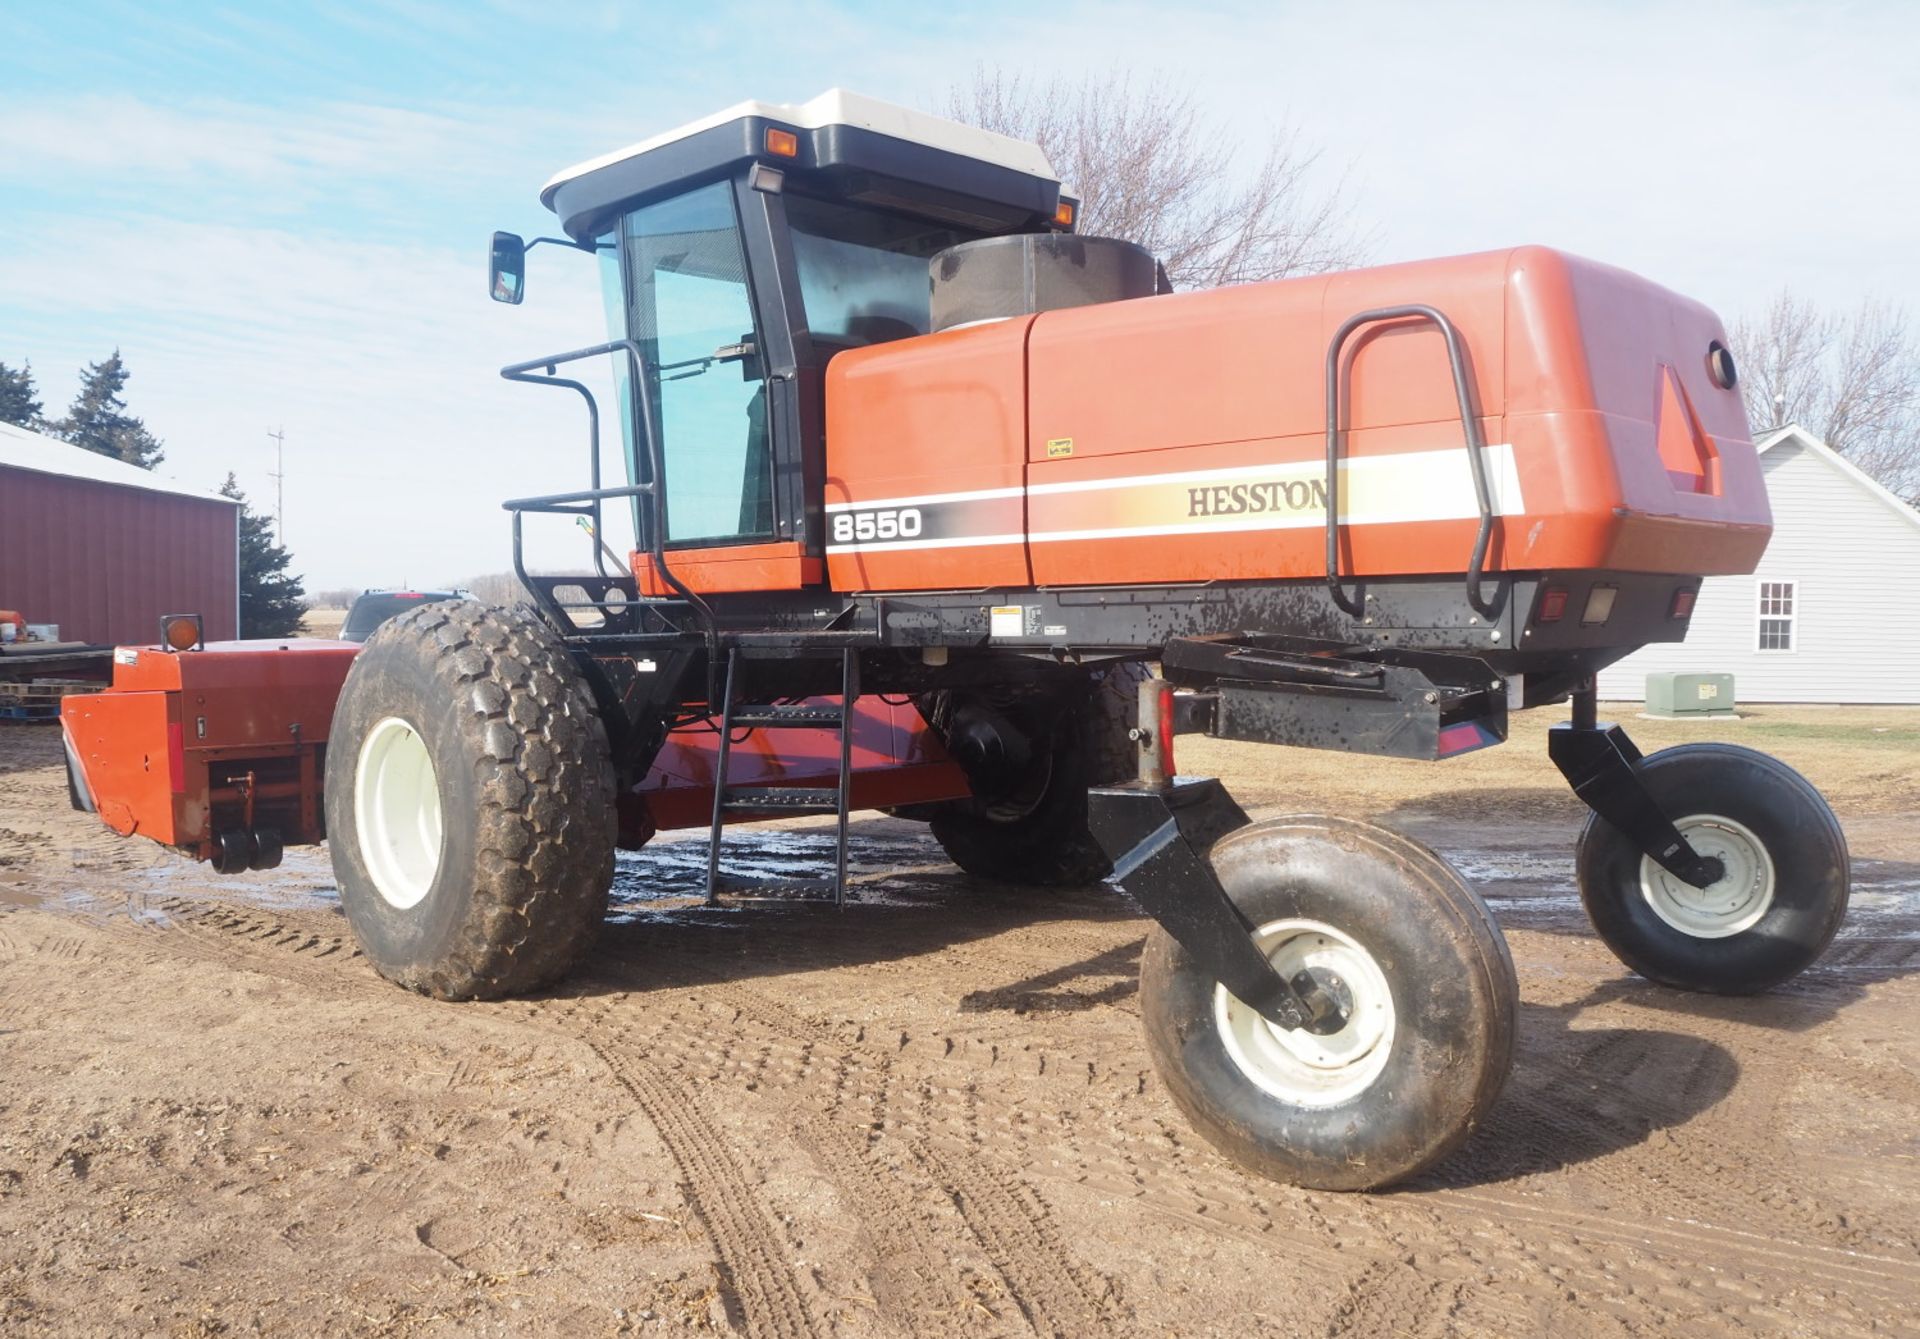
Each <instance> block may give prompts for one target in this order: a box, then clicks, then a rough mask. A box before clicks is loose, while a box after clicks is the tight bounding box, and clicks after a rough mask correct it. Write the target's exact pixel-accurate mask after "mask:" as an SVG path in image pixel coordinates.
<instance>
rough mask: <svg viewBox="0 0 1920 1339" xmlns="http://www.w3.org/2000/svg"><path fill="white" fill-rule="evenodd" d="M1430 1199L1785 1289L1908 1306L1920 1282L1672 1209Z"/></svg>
mask: <svg viewBox="0 0 1920 1339" xmlns="http://www.w3.org/2000/svg"><path fill="white" fill-rule="evenodd" d="M1427 1198H1430V1199H1431V1200H1433V1201H1435V1202H1438V1203H1443V1204H1450V1205H1454V1206H1456V1207H1459V1208H1461V1209H1463V1210H1465V1211H1467V1212H1470V1213H1473V1214H1475V1215H1477V1216H1479V1217H1481V1218H1483V1219H1485V1220H1487V1221H1489V1222H1493V1223H1505V1224H1506V1225H1507V1226H1508V1227H1510V1228H1512V1229H1514V1230H1516V1231H1518V1230H1520V1229H1521V1227H1522V1226H1523V1225H1524V1226H1530V1227H1535V1228H1538V1229H1541V1230H1542V1231H1543V1232H1544V1231H1551V1232H1552V1233H1554V1234H1556V1235H1557V1237H1559V1238H1560V1239H1568V1238H1578V1239H1580V1240H1581V1241H1582V1242H1592V1243H1597V1244H1600V1245H1605V1246H1616V1247H1633V1248H1637V1249H1639V1250H1643V1251H1647V1252H1649V1253H1651V1254H1655V1255H1660V1256H1665V1257H1668V1258H1671V1259H1674V1260H1677V1261H1680V1262H1683V1263H1684V1265H1685V1267H1686V1268H1687V1269H1689V1270H1698V1269H1700V1268H1702V1267H1703V1264H1707V1263H1711V1261H1712V1260H1713V1259H1714V1258H1716V1257H1717V1258H1718V1259H1719V1260H1726V1261H1730V1262H1732V1263H1734V1264H1736V1265H1737V1266H1738V1267H1739V1269H1740V1270H1741V1271H1742V1272H1744V1273H1749V1274H1761V1275H1765V1276H1767V1277H1770V1278H1772V1279H1773V1280H1774V1281H1775V1284H1776V1286H1778V1287H1781V1288H1793V1287H1800V1286H1804V1285H1806V1284H1809V1283H1811V1284H1814V1285H1816V1286H1819V1287H1824V1288H1829V1289H1832V1290H1834V1291H1836V1292H1840V1293H1846V1292H1849V1291H1860V1290H1866V1291H1870V1292H1873V1293H1875V1294H1876V1295H1878V1296H1879V1297H1880V1298H1881V1299H1882V1300H1883V1301H1886V1302H1889V1303H1893V1304H1896V1305H1901V1306H1904V1305H1906V1304H1908V1303H1909V1302H1910V1301H1911V1300H1912V1298H1913V1296H1914V1292H1915V1289H1916V1287H1920V1267H1917V1266H1916V1265H1915V1264H1914V1263H1913V1262H1911V1261H1906V1260H1900V1259H1897V1258H1895V1257H1892V1256H1886V1255H1879V1254H1871V1253H1868V1252H1864V1251H1850V1250H1841V1249H1838V1248H1835V1247H1831V1246H1819V1245H1814V1244H1810V1243H1807V1242H1799V1241H1782V1240H1780V1239H1779V1238H1775V1237H1767V1236H1762V1235H1761V1234H1759V1233H1757V1232H1747V1231H1744V1230H1741V1229H1738V1228H1730V1227H1726V1226H1723V1225H1721V1224H1716V1223H1706V1222H1701V1221H1699V1220H1698V1219H1692V1218H1685V1217H1679V1216H1676V1215H1673V1214H1668V1213H1653V1214H1646V1213H1640V1214H1636V1215H1635V1216H1633V1217H1632V1218H1627V1217H1625V1216H1623V1215H1617V1216H1608V1217H1600V1216H1598V1215H1596V1214H1593V1213H1590V1212H1587V1211H1586V1210H1583V1209H1579V1208H1577V1207H1574V1206H1571V1205H1566V1206H1560V1205H1550V1204H1546V1203H1543V1202H1541V1200H1540V1199H1539V1198H1538V1197H1523V1196H1519V1195H1512V1194H1504V1193H1501V1192H1498V1191H1493V1190H1436V1191H1431V1192H1428V1196H1427Z"/></svg>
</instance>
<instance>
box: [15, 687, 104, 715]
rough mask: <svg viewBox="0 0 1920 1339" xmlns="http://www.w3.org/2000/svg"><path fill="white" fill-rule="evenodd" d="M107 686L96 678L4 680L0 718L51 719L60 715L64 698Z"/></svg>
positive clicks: (93, 691)
mask: <svg viewBox="0 0 1920 1339" xmlns="http://www.w3.org/2000/svg"><path fill="white" fill-rule="evenodd" d="M105 687H106V685H105V684H103V683H101V682H99V681H98V680H96V679H29V680H28V681H27V682H25V683H0V713H5V715H4V717H0V719H5V720H10V721H48V720H52V719H53V718H54V717H56V716H58V715H59V714H60V699H61V698H63V697H70V696H72V695H74V694H76V693H97V692H99V691H100V690H101V689H103V688H105Z"/></svg>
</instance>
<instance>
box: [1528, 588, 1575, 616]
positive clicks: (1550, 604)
mask: <svg viewBox="0 0 1920 1339" xmlns="http://www.w3.org/2000/svg"><path fill="white" fill-rule="evenodd" d="M1566 612H1567V592H1566V591H1565V590H1563V589H1561V588H1560V587H1559V586H1548V587H1547V589H1546V592H1545V593H1544V594H1543V595H1541V597H1540V612H1539V613H1537V614H1535V615H1534V617H1533V621H1534V622H1536V623H1558V622H1559V621H1560V619H1561V618H1562V616H1564V615H1565V614H1566Z"/></svg>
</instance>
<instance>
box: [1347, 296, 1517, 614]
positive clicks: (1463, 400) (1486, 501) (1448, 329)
mask: <svg viewBox="0 0 1920 1339" xmlns="http://www.w3.org/2000/svg"><path fill="white" fill-rule="evenodd" d="M1412 319H1417V320H1423V321H1429V322H1431V323H1433V324H1434V325H1435V326H1438V327H1439V329H1440V334H1441V335H1442V336H1443V337H1444V338H1445V339H1446V341H1447V361H1448V362H1449V363H1450V364H1452V367H1453V393H1454V395H1455V397H1456V398H1457V399H1458V400H1459V402H1460V427H1461V429H1462V430H1463V431H1464V432H1465V433H1466V437H1467V459H1468V461H1469V462H1470V463H1471V464H1472V466H1473V491H1474V494H1475V496H1476V497H1477V499H1478V500H1479V503H1480V532H1479V534H1478V535H1476V536H1475V537H1474V541H1473V557H1472V559H1471V561H1470V562H1469V563H1468V564H1467V603H1468V604H1470V605H1472V606H1473V607H1474V609H1475V610H1476V611H1477V612H1479V613H1480V614H1481V615H1482V616H1483V617H1484V618H1486V619H1487V620H1488V621H1489V622H1491V621H1492V620H1493V619H1494V618H1495V616H1496V615H1497V614H1498V613H1499V605H1498V603H1497V602H1489V601H1486V600H1483V599H1482V598H1481V596H1480V583H1481V575H1482V573H1483V571H1484V570H1485V568H1486V563H1487V545H1488V544H1489V543H1490V542H1491V540H1492V538H1493V493H1492V490H1491V489H1490V488H1488V486H1487V462H1486V460H1485V459H1484V458H1483V452H1484V449H1485V445H1486V444H1485V443H1484V442H1482V441H1481V440H1480V420H1479V417H1478V416H1477V415H1475V413H1474V412H1473V388H1472V385H1471V383H1470V381H1469V379H1468V376H1467V351H1466V346H1465V345H1464V344H1463V343H1462V342H1461V340H1460V332H1459V331H1458V330H1456V329H1454V326H1453V322H1451V321H1449V320H1448V319H1447V318H1446V316H1445V315H1444V314H1443V313H1442V312H1441V311H1440V310H1439V308H1437V307H1429V306H1427V305H1426V304H1425V303H1419V302H1416V303H1409V304H1408V305H1406V306H1404V307H1376V308H1374V309H1373V310H1372V311H1363V312H1360V313H1357V314H1356V315H1353V316H1349V317H1348V318H1347V319H1346V320H1345V321H1344V322H1342V323H1341V326H1340V328H1339V329H1338V330H1337V331H1335V332H1334V335H1333V341H1332V342H1331V343H1330V344H1328V345H1327V589H1328V590H1330V591H1332V592H1333V601H1334V603H1335V604H1337V605H1339V606H1340V607H1341V608H1342V609H1344V610H1346V611H1347V612H1348V613H1349V614H1352V615H1353V616H1354V617H1355V618H1359V617H1361V616H1363V615H1364V614H1365V612H1366V603H1365V602H1364V601H1362V600H1355V599H1349V598H1348V596H1347V592H1346V589H1345V587H1344V586H1342V585H1341V583H1340V352H1341V350H1342V348H1343V347H1344V346H1345V345H1346V342H1347V339H1348V337H1349V336H1350V335H1352V334H1353V332H1354V331H1356V330H1358V329H1359V328H1360V327H1361V326H1363V325H1372V324H1373V323H1375V322H1376V321H1403V320H1412Z"/></svg>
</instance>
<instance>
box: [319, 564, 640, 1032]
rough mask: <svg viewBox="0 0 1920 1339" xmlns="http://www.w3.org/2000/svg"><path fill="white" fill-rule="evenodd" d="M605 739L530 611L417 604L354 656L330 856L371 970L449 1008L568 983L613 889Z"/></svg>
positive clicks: (343, 699)
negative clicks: (563, 980)
mask: <svg viewBox="0 0 1920 1339" xmlns="http://www.w3.org/2000/svg"><path fill="white" fill-rule="evenodd" d="M613 790H614V782H613V765H612V761H611V759H610V757H609V754H608V748H607V737H606V730H605V727H604V725H603V724H602V722H601V720H600V718H599V715H598V713H597V712H596V711H595V710H594V705H593V699H592V696H591V694H590V693H589V692H588V691H587V688H586V685H585V683H584V682H583V681H582V680H581V678H580V674H579V671H578V670H577V669H575V667H574V665H573V662H572V661H571V660H570V659H569V658H568V656H567V651H566V648H565V646H563V645H562V644H561V642H560V639H559V638H558V637H557V636H556V635H555V634H554V632H553V630H552V629H551V628H549V627H548V626H547V625H546V624H545V623H544V622H542V621H541V620H540V619H539V618H538V617H537V616H535V615H534V614H532V613H531V612H530V611H527V610H524V609H511V610H509V609H496V608H491V607H489V606H487V605H483V604H480V603H478V602H476V601H472V600H451V601H445V602H442V603H438V604H430V605H422V606H420V607H419V608H417V609H412V610H409V611H408V612H406V613H404V614H401V615H400V616H399V617H397V618H394V619H392V620H390V621H389V622H387V623H385V624H382V625H381V627H380V628H379V629H378V630H377V631H376V632H375V633H374V634H373V636H372V637H371V638H369V639H368V642H367V646H366V649H365V650H364V651H362V652H361V653H360V655H359V656H358V658H356V659H355V661H354V663H353V669H352V670H351V672H350V673H349V674H348V675H347V681H346V684H345V686H344V688H343V689H342V690H341V694H340V701H339V704H338V706H337V707H336V709H335V712H334V718H333V729H332V733H331V735H330V737H329V739H328V743H327V778H326V805H327V821H328V846H329V848H330V850H331V852H332V856H333V871H334V877H335V879H336V880H337V881H338V883H339V886H340V901H341V905H342V906H343V908H344V909H345V911H346V914H347V920H348V923H349V924H350V925H351V926H352V927H353V932H354V936H355V938H356V939H358V940H359V942H360V947H361V948H362V950H363V951H364V952H365V953H366V955H367V958H368V959H369V960H370V961H371V962H372V963H373V965H374V967H375V968H376V969H377V970H378V971H379V972H380V974H381V975H382V976H385V977H387V978H388V979H389V980H392V981H396V982H398V983H399V984H401V985H403V986H407V987H409V988H410V989H413V990H417V991H420V992H421V993H423V994H427V995H432V996H435V997H436V998H439V999H444V1000H461V999H495V998H498V997H500V996H504V995H511V994H515V993H518V992H521V991H528V990H534V989H537V988H538V987H540V986H543V985H547V984H549V983H550V982H552V981H554V980H556V979H558V978H559V977H561V976H562V975H564V974H565V973H566V972H567V970H568V969H569V968H570V967H572V966H573V964H574V962H575V961H576V960H577V959H578V958H579V957H580V955H581V954H582V953H583V952H585V950H586V948H587V946H588V945H589V944H590V943H591V941H592V939H593V936H594V933H595V932H596V930H597V929H598V927H599V925H600V922H601V921H602V919H603V918H604V917H605V914H606V907H607V890H608V888H609V887H610V886H611V884H612V881H613V835H614V804H613Z"/></svg>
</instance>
